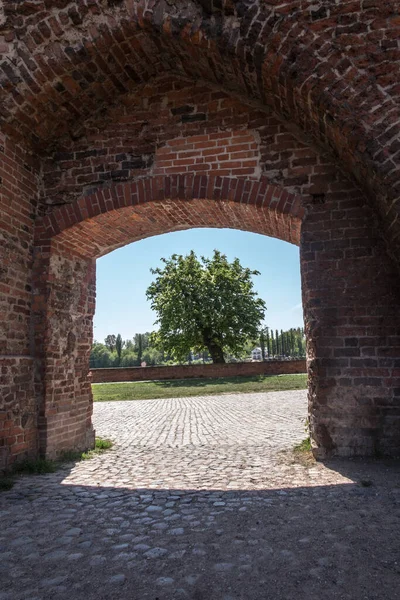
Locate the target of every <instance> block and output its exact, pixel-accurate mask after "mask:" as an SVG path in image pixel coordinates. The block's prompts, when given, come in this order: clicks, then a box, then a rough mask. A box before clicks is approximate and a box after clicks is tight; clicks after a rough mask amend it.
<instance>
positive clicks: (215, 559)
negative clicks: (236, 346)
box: [0, 391, 400, 600]
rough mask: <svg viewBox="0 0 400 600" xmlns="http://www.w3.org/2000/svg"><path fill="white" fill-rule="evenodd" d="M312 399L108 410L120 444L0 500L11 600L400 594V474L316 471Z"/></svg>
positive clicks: (102, 410)
mask: <svg viewBox="0 0 400 600" xmlns="http://www.w3.org/2000/svg"><path fill="white" fill-rule="evenodd" d="M305 413H306V393H305V392H303V391H294V392H276V393H268V394H246V395H223V396H212V397H197V398H184V399H179V400H178V399H169V400H144V401H135V402H112V403H100V404H96V405H95V414H94V423H95V427H96V429H97V433H98V435H101V436H102V437H109V438H111V439H113V440H114V442H115V445H114V447H113V449H112V450H111V451H109V452H106V453H105V454H103V455H101V456H97V457H96V458H94V459H92V460H89V461H84V462H81V463H78V464H77V465H75V466H73V465H70V466H68V467H67V466H66V467H65V468H63V469H62V470H60V471H58V472H57V473H54V474H49V475H43V476H36V477H33V476H30V477H23V478H21V479H19V480H18V482H17V484H16V486H15V487H14V488H13V489H12V490H11V491H10V492H4V493H2V494H1V495H0V523H1V527H0V600H11V599H12V600H14V599H20V598H21V599H24V600H28V599H30V600H39V599H42V600H45V599H46V600H47V599H53V598H54V599H57V600H58V599H60V600H64V599H67V598H68V599H69V600H70V599H78V600H80V599H82V600H92V599H93V600H94V599H97V600H98V599H99V598H100V599H103V598H104V599H106V598H107V599H109V598H111V599H114V598H115V599H119V598H121V599H122V598H124V599H125V598H127V599H130V600H172V599H185V598H187V599H192V600H261V599H262V600H264V599H271V600H272V599H273V600H281V599H282V600H283V599H285V600H291V599H294V598H296V599H300V600H302V599H304V600H306V599H307V600H314V599H315V600H321V599H322V598H323V599H324V600H330V599H332V600H333V599H335V600H336V599H346V600H347V599H352V600H353V599H354V600H364V599H368V600H372V599H382V600H383V599H385V600H392V599H393V600H395V599H397V598H399V599H400V543H399V524H400V510H399V508H400V468H399V464H398V463H395V462H389V461H380V462H370V461H369V462H367V461H365V462H363V461H337V462H330V463H325V464H322V463H318V464H310V465H308V466H303V465H302V464H299V463H298V462H297V461H295V460H293V456H292V454H291V452H290V449H291V448H292V447H293V444H295V443H297V442H299V441H300V440H301V439H303V438H304V423H303V419H304V417H305Z"/></svg>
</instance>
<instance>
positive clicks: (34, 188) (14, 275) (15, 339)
mask: <svg viewBox="0 0 400 600" xmlns="http://www.w3.org/2000/svg"><path fill="white" fill-rule="evenodd" d="M37 166H38V165H37V163H36V161H35V160H33V159H32V157H31V155H29V154H28V153H26V152H25V151H24V150H23V148H21V147H20V146H18V145H16V144H15V143H14V142H13V141H12V140H10V139H9V138H8V137H7V136H2V135H0V469H1V468H2V466H4V465H8V464H9V463H10V462H11V461H12V459H13V457H14V456H15V455H17V454H19V453H25V452H26V453H29V454H34V453H35V452H36V448H37V446H36V422H37V416H36V415H37V405H36V400H35V394H34V376H33V357H32V354H33V350H32V347H31V343H30V312H31V296H32V251H33V229H34V217H35V213H36V207H37V202H38V183H39V178H38V168H37Z"/></svg>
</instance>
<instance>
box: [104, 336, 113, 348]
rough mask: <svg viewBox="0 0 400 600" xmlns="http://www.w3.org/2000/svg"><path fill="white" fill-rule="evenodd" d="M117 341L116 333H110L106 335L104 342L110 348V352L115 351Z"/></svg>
mask: <svg viewBox="0 0 400 600" xmlns="http://www.w3.org/2000/svg"><path fill="white" fill-rule="evenodd" d="M115 342H116V337H115V335H108V336H107V337H106V339H105V340H104V344H105V346H106V348H108V349H109V350H110V352H114V350H115Z"/></svg>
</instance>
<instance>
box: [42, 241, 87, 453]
mask: <svg viewBox="0 0 400 600" xmlns="http://www.w3.org/2000/svg"><path fill="white" fill-rule="evenodd" d="M35 273H36V276H37V279H36V294H35V302H34V330H35V336H36V344H35V346H36V363H37V371H38V378H37V379H38V385H37V387H36V391H37V398H38V402H39V413H38V417H39V420H38V424H39V448H40V452H41V454H42V455H46V456H48V457H50V458H54V457H56V456H57V455H58V454H59V453H60V452H62V451H63V450H67V449H68V450H71V449H75V450H82V449H85V448H86V449H87V448H89V447H91V446H92V445H93V442H94V432H93V426H92V424H91V416H92V401H93V399H92V392H91V387H90V381H89V379H88V372H89V368H88V365H89V356H90V350H91V345H92V340H93V323H92V321H93V314H94V308H95V285H96V283H95V277H96V270H95V261H94V260H93V259H87V258H83V257H82V256H78V255H74V254H73V253H72V252H71V250H70V249H66V248H62V247H60V246H59V245H57V244H56V243H55V242H53V243H50V244H49V246H45V245H44V246H42V247H41V249H40V250H39V248H38V249H37V256H36V259H35Z"/></svg>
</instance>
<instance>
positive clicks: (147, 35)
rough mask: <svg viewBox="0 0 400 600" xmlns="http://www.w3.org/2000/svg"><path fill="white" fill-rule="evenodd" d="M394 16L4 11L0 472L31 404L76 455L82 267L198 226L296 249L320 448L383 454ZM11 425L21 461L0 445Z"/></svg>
mask: <svg viewBox="0 0 400 600" xmlns="http://www.w3.org/2000/svg"><path fill="white" fill-rule="evenodd" d="M398 13H399V6H398V2H397V0H387V1H386V2H384V3H382V2H379V3H378V2H375V1H374V0H351V1H350V0H346V1H344V2H340V3H338V2H334V1H333V0H323V1H322V2H320V3H319V4H318V3H317V4H315V3H314V4H306V5H305V4H304V3H299V2H298V1H297V0H288V1H287V2H281V1H279V2H278V1H274V2H268V3H265V2H261V1H258V0H256V1H255V2H239V1H236V0H221V2H217V1H214V0H210V1H201V2H200V1H194V0H193V1H190V2H182V3H166V2H164V0H138V1H137V2H136V1H135V2H133V1H132V0H121V1H120V2H105V3H96V2H92V1H91V0H90V1H89V0H82V1H79V2H75V1H73V0H71V1H70V2H57V3H52V2H47V1H46V0H33V1H29V2H28V1H25V0H22V1H20V2H6V3H4V11H3V12H2V13H1V14H0V53H1V54H2V60H1V61H0V79H1V84H2V87H1V91H0V101H1V104H2V111H1V115H0V127H1V130H2V138H1V143H0V146H1V147H0V170H1V172H0V177H1V178H2V179H1V181H0V194H1V196H0V203H1V204H0V207H1V211H0V219H1V221H0V234H1V236H2V238H1V241H2V244H1V248H0V252H1V263H0V273H1V280H0V315H1V317H2V320H1V331H0V355H1V360H2V361H5V362H4V365H5V366H4V367H2V379H1V380H0V391H1V394H2V396H1V402H2V404H0V411H2V412H1V413H0V414H1V415H2V418H3V416H4V415H6V418H5V419H3V421H5V422H7V423H9V425H7V427H9V430H7V431H8V432H7V433H6V434H3V436H2V438H1V440H2V442H1V443H2V444H3V448H4V447H6V448H7V451H3V456H5V454H7V456H11V451H10V448H11V449H12V447H14V449H15V448H20V450H21V454H23V453H24V452H34V451H35V448H36V446H35V444H34V442H33V441H32V440H33V438H34V435H35V425H34V424H33V421H31V420H30V417H29V415H31V414H33V412H34V407H38V410H39V413H40V429H41V431H42V434H41V448H42V451H43V452H47V453H48V454H52V453H55V452H56V451H58V450H59V449H61V448H66V447H68V445H71V446H74V447H82V448H83V447H85V445H87V443H88V438H87V435H86V430H87V431H88V432H89V433H88V436H89V437H90V436H91V435H92V432H91V428H90V411H91V408H90V406H91V404H90V402H91V396H90V391H89V387H88V380H87V356H88V348H89V344H90V340H91V317H92V313H93V309H94V308H93V304H94V300H93V299H94V287H93V283H92V280H93V273H94V272H93V260H94V259H95V258H96V257H98V256H101V255H102V254H105V253H106V252H109V251H111V250H113V249H114V248H117V247H119V246H122V245H124V244H126V243H129V242H132V241H135V240H137V239H141V238H144V237H147V236H149V235H155V234H159V233H164V232H168V231H174V230H179V229H185V228H190V227H195V226H197V227H198V226H214V227H215V226H217V227H235V228H240V229H247V230H249V231H255V232H258V233H264V234H266V235H273V236H275V237H278V238H280V239H284V240H286V241H290V242H293V243H299V244H300V249H301V265H302V280H303V298H304V307H305V320H306V329H307V333H308V344H309V375H310V410H311V413H312V427H313V433H314V438H315V441H316V443H317V445H318V447H320V448H322V449H326V450H328V451H329V450H331V451H332V452H334V453H341V454H357V453H358V454H360V453H361V454H363V453H364V454H365V453H369V454H370V453H373V452H378V453H379V452H384V453H385V452H386V453H390V454H394V453H397V452H399V439H400V414H399V398H400V396H399V393H398V390H399V389H400V383H399V373H398V370H399V364H398V361H399V360H400V358H399V356H400V348H399V336H400V329H399V326H400V324H399V316H398V315H399V310H398V308H399V303H400V294H399V288H398V284H397V281H398V266H399V264H400V263H399V256H400V219H399V218H398V216H399V191H400V164H399V163H400V145H399V144H400V142H399V129H400V111H399V96H400V87H399V85H398V74H399V60H400V50H399V47H398V40H399V32H400V21H399V17H398ZM220 149H221V150H220ZM32 157H34V158H32ZM38 198H39V200H40V201H39V204H38ZM37 216H39V218H38V219H36V217H37ZM34 230H35V232H34ZM34 235H35V240H36V246H37V247H36V251H35V252H36V254H35V264H34V266H33V269H32V265H33V263H32V240H33V236H34ZM389 256H390V257H391V258H389ZM57 265H58V267H59V268H58V267H57ZM396 265H397V266H396ZM396 269H397V271H396ZM61 272H62V273H66V274H67V276H66V277H64V276H62V275H60V273H61ZM32 293H33V304H32V305H31V299H32ZM70 332H72V335H73V336H75V341H74V344H75V345H74V344H72V342H71V339H72V338H71V336H70V335H69V333H70ZM68 336H69V342H68ZM66 340H67V341H66ZM67 342H68V343H67ZM70 342H71V343H70ZM72 346H74V349H73V350H72V349H71V348H72ZM63 348H64V350H63ZM68 349H70V350H71V351H69V350H68ZM78 349H79V350H78ZM64 351H65V352H66V354H65V355H64V354H63V352H64ZM32 359H33V360H32ZM10 360H11V363H10V362H8V361H10ZM14 360H15V361H16V362H15V363H14V362H12V361H14ZM25 360H27V361H28V362H27V363H25V362H24V361H25ZM18 361H21V362H18ZM29 361H30V362H29ZM84 365H86V366H84ZM17 372H18V374H17ZM6 403H7V408H4V407H5V406H6ZM11 406H12V407H13V408H12V410H11V409H10V408H9V407H11ZM10 410H11V412H10ZM85 411H86V417H85ZM10 415H11V416H12V418H11V419H10V418H9V417H10ZM22 422H24V423H26V422H29V423H32V424H31V425H29V426H26V425H25V426H26V427H27V429H26V436H27V437H26V439H25V441H24V442H23V444H25V445H23V446H19V443H20V442H19V441H17V439H16V440H15V442H13V444H11V442H10V444H8V442H6V440H7V439H10V440H11V439H13V436H14V434H13V433H10V434H9V432H10V431H13V428H14V424H16V427H17V428H18V427H20V426H21V423H22ZM10 423H11V424H10ZM15 435H16V436H17V435H21V434H20V433H16V434H15ZM24 435H25V434H24ZM28 438H29V440H31V441H29V440H28ZM35 443H36V442H35ZM14 444H15V445H14ZM7 460H8V458H7Z"/></svg>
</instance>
